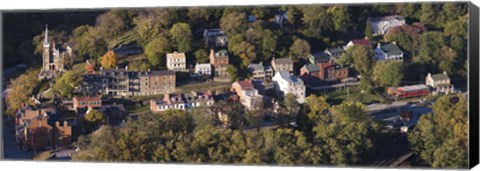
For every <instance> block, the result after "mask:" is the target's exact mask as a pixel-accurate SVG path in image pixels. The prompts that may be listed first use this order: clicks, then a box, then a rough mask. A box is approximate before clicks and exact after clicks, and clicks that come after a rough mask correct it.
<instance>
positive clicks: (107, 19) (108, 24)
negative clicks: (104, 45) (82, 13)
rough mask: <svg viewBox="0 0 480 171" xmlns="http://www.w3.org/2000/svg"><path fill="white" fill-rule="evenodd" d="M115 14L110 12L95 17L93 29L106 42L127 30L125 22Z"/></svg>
mask: <svg viewBox="0 0 480 171" xmlns="http://www.w3.org/2000/svg"><path fill="white" fill-rule="evenodd" d="M116 14H118V13H115V12H114V10H112V11H109V12H107V13H104V14H102V15H100V16H98V17H97V20H96V24H95V28H96V29H97V30H98V32H99V33H100V36H103V37H104V38H105V39H106V40H111V39H114V38H116V37H118V36H119V35H120V34H121V33H122V32H124V31H125V30H127V23H125V20H124V19H123V18H121V17H120V16H118V15H116Z"/></svg>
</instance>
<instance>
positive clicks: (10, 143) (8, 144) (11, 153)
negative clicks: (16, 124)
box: [3, 125, 32, 160]
mask: <svg viewBox="0 0 480 171" xmlns="http://www.w3.org/2000/svg"><path fill="white" fill-rule="evenodd" d="M12 129H13V128H11V127H8V126H6V125H3V136H4V137H3V143H4V145H5V146H4V147H5V148H4V150H5V153H4V159H5V160H25V159H28V160H31V159H32V153H31V152H25V151H23V150H21V149H20V147H19V146H17V144H16V142H15V139H14V135H13V134H12V132H11V131H12Z"/></svg>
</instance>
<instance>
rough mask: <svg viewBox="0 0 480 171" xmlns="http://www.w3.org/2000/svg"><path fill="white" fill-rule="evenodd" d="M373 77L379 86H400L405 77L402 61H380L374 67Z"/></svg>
mask: <svg viewBox="0 0 480 171" xmlns="http://www.w3.org/2000/svg"><path fill="white" fill-rule="evenodd" d="M373 79H374V80H375V81H376V82H377V84H378V85H379V86H383V87H389V86H398V85H400V81H402V79H403V68H402V63H400V62H396V61H379V62H377V63H376V64H375V67H374V68H373Z"/></svg>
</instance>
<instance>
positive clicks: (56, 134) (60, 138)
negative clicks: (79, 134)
mask: <svg viewBox="0 0 480 171" xmlns="http://www.w3.org/2000/svg"><path fill="white" fill-rule="evenodd" d="M53 138H54V142H55V149H60V148H67V147H69V146H70V145H71V144H72V127H71V126H70V125H68V122H67V121H63V125H60V122H59V121H57V122H55V129H53Z"/></svg>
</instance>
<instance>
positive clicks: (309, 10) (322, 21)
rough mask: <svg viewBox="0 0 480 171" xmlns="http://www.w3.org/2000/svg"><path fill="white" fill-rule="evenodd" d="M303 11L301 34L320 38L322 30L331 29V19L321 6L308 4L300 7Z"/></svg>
mask: <svg viewBox="0 0 480 171" xmlns="http://www.w3.org/2000/svg"><path fill="white" fill-rule="evenodd" d="M301 11H302V13H303V18H302V19H303V24H304V25H305V30H303V34H304V35H305V36H307V37H314V38H320V36H321V33H322V32H323V31H328V30H332V28H333V27H332V25H331V23H332V21H331V19H330V17H329V15H328V12H327V9H326V8H325V7H323V6H313V5H309V6H306V7H303V8H302V9H301Z"/></svg>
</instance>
